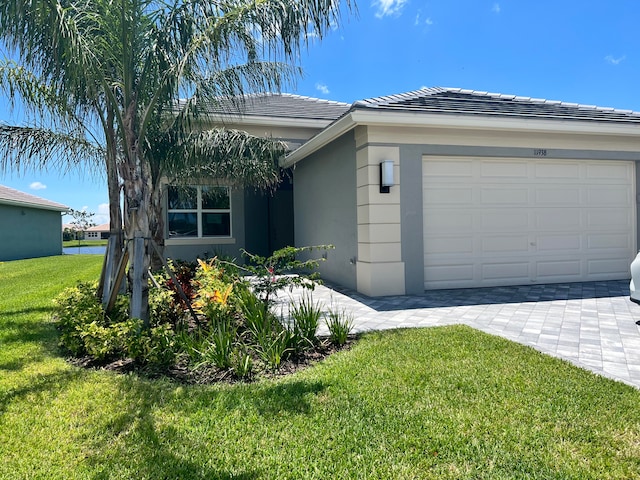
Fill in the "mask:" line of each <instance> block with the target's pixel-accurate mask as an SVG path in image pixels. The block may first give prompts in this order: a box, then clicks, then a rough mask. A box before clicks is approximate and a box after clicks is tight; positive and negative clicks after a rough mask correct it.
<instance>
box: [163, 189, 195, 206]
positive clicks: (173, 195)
mask: <svg viewBox="0 0 640 480" xmlns="http://www.w3.org/2000/svg"><path fill="white" fill-rule="evenodd" d="M168 200H169V210H195V209H196V208H198V189H197V188H196V187H177V186H174V185H172V186H169V189H168Z"/></svg>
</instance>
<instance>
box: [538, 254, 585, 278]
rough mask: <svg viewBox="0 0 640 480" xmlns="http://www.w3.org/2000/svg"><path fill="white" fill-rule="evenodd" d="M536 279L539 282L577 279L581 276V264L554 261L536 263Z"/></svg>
mask: <svg viewBox="0 0 640 480" xmlns="http://www.w3.org/2000/svg"><path fill="white" fill-rule="evenodd" d="M535 268H536V277H537V278H538V280H541V281H550V280H551V279H557V280H558V281H561V282H562V281H566V280H565V279H566V278H567V277H575V278H579V277H580V276H581V275H582V262H581V261H580V260H578V259H575V260H562V259H556V260H554V261H543V262H536V267H535Z"/></svg>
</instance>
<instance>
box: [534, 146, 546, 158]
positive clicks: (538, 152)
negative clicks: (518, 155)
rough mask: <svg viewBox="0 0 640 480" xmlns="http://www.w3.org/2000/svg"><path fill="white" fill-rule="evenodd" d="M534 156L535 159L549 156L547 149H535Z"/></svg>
mask: <svg viewBox="0 0 640 480" xmlns="http://www.w3.org/2000/svg"><path fill="white" fill-rule="evenodd" d="M533 156H534V157H546V156H547V149H546V148H534V149H533Z"/></svg>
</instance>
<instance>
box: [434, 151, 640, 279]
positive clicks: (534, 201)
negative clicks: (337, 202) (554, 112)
mask: <svg viewBox="0 0 640 480" xmlns="http://www.w3.org/2000/svg"><path fill="white" fill-rule="evenodd" d="M423 166H424V170H423V172H424V175H423V182H424V195H423V202H424V204H423V212H424V213H423V215H424V217H423V228H424V248H425V255H424V264H425V288H456V287H460V288H463V287H473V286H493V285H516V284H523V283H524V284H527V283H543V282H564V281H587V280H600V279H602V280H610V279H623V278H627V277H628V268H629V263H630V261H631V260H632V259H633V257H634V256H635V248H636V245H635V243H636V242H635V223H636V221H635V215H636V213H635V186H634V185H635V183H634V182H635V180H634V179H635V166H634V163H633V162H622V161H611V162H608V161H595V160H558V161H556V160H553V159H544V160H538V159H469V158H466V159H465V158H452V159H436V160H434V159H432V158H425V160H424V163H423Z"/></svg>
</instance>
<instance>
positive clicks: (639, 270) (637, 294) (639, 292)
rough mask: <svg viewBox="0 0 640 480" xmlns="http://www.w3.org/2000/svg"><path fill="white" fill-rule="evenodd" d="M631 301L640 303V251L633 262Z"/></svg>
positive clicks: (630, 286)
mask: <svg viewBox="0 0 640 480" xmlns="http://www.w3.org/2000/svg"><path fill="white" fill-rule="evenodd" d="M629 292H630V297H631V301H632V302H635V303H640V252H638V255H636V258H635V259H634V260H633V262H631V282H630V283H629Z"/></svg>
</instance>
